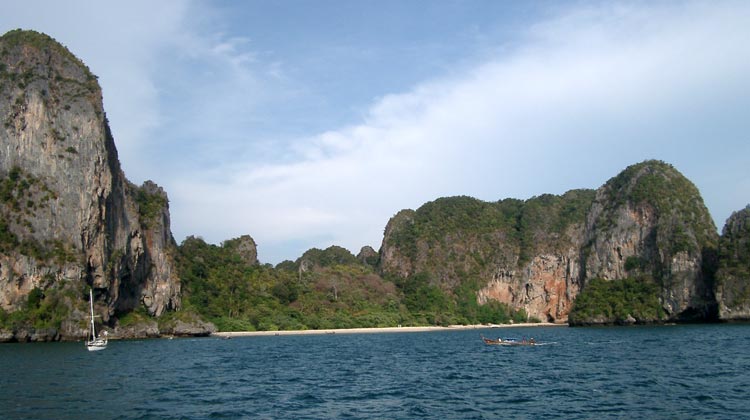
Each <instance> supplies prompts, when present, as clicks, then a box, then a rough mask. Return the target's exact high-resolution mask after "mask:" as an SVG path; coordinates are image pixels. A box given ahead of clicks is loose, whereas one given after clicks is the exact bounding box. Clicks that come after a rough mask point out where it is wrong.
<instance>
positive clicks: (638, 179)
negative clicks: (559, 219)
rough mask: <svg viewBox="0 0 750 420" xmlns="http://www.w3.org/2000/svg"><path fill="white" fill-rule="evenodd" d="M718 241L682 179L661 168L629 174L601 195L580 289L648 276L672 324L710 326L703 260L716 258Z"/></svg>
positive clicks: (590, 220) (649, 166)
mask: <svg viewBox="0 0 750 420" xmlns="http://www.w3.org/2000/svg"><path fill="white" fill-rule="evenodd" d="M717 239H718V235H717V234H716V227H715V226H714V224H713V220H712V219H711V216H710V214H709V213H708V210H707V209H706V206H705V205H704V204H703V199H702V198H701V196H700V193H699V192H698V189H697V188H696V187H695V185H693V184H692V183H691V182H690V181H689V180H687V179H686V178H685V177H684V176H683V175H682V174H680V173H679V172H678V171H677V170H676V169H674V168H673V167H672V166H671V165H668V164H666V163H663V162H658V161H646V162H643V163H640V164H637V165H633V166H630V167H628V168H627V169H625V170H624V171H623V172H621V173H620V174H619V175H617V176H616V177H614V178H612V179H611V180H609V181H608V182H607V183H606V184H605V185H604V186H602V187H601V188H600V189H599V190H598V191H597V195H596V199H595V200H594V204H593V205H592V207H591V210H590V211H589V213H588V216H587V219H586V230H585V235H584V243H585V244H586V245H585V246H584V248H583V249H582V253H581V261H582V266H583V267H584V270H583V276H582V284H581V286H582V288H585V283H586V282H587V281H588V280H590V279H594V278H601V279H605V280H617V279H623V278H626V277H632V276H639V275H646V276H649V277H650V278H652V279H653V280H654V281H655V282H656V283H657V285H659V289H660V291H661V292H660V300H661V302H662V306H663V309H664V311H665V314H666V316H667V318H669V319H671V320H680V319H683V320H687V319H690V318H697V319H707V318H710V317H712V316H714V312H715V304H714V296H713V283H712V278H711V276H712V273H705V272H704V256H707V255H710V254H712V253H715V249H716V243H717ZM706 258H711V257H706Z"/></svg>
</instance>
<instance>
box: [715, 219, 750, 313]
mask: <svg viewBox="0 0 750 420" xmlns="http://www.w3.org/2000/svg"><path fill="white" fill-rule="evenodd" d="M716 300H717V302H718V304H719V319H722V320H727V321H729V320H750V206H747V207H745V208H744V209H743V210H740V211H737V212H734V213H733V214H732V216H730V217H729V219H728V220H727V223H726V224H725V225H724V229H723V231H722V234H721V238H720V240H719V270H718V272H717V273H716Z"/></svg>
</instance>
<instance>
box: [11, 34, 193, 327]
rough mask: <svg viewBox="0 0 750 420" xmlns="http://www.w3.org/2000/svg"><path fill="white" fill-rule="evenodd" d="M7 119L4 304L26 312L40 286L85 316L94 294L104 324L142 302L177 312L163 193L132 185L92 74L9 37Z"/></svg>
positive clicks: (21, 37) (54, 46)
mask: <svg viewBox="0 0 750 420" xmlns="http://www.w3.org/2000/svg"><path fill="white" fill-rule="evenodd" d="M0 118H2V126H1V127H0V149H1V150H0V180H2V202H0V212H1V213H2V220H3V222H2V224H0V251H1V252H0V307H1V308H2V309H3V310H4V311H6V312H13V311H15V310H19V309H22V308H23V307H24V305H25V304H26V303H27V298H28V295H29V293H30V292H31V291H32V290H34V289H38V290H41V291H42V292H43V293H44V294H45V295H50V296H51V295H53V294H55V295H56V296H57V295H58V294H59V295H60V296H65V298H64V299H63V300H64V301H65V302H66V304H65V305H66V306H67V307H68V309H69V310H70V314H69V316H68V317H67V318H68V319H77V318H80V317H81V316H84V317H85V310H84V311H83V312H82V311H81V308H83V309H85V306H86V305H83V301H82V299H85V296H86V294H87V293H85V289H86V288H87V286H92V287H93V288H94V290H95V296H96V297H95V299H96V301H97V310H98V312H100V314H101V315H102V318H103V321H104V322H108V321H109V318H110V317H111V316H112V315H115V314H116V313H121V312H127V311H130V310H132V309H133V308H135V307H136V306H138V305H139V304H141V303H142V304H144V305H145V306H146V308H147V309H148V311H149V312H150V313H152V314H153V315H160V314H161V313H162V312H164V310H166V309H170V308H171V309H174V308H177V307H179V305H180V301H179V290H180V287H179V281H178V279H177V277H176V275H175V273H174V268H173V261H172V255H173V254H172V253H173V249H174V247H175V244H174V241H173V239H172V236H171V233H170V230H169V212H168V205H167V198H166V194H165V193H164V192H163V191H162V190H161V189H160V188H158V187H157V186H156V185H155V184H153V183H150V182H147V183H146V184H144V185H143V186H142V187H140V188H139V187H136V186H134V185H132V184H130V183H129V182H128V181H127V180H126V179H125V176H124V174H123V172H122V170H121V169H120V165H119V161H118V158H117V150H116V149H115V145H114V140H113V138H112V135H111V133H110V131H109V127H108V124H107V121H106V118H105V114H104V111H103V107H102V96H101V89H100V87H99V85H98V83H97V81H96V77H95V76H94V75H93V74H91V72H90V71H89V70H88V68H87V67H86V66H85V65H84V64H83V63H81V61H80V60H78V59H77V58H76V57H75V56H73V55H72V54H71V53H70V52H69V51H68V50H67V49H66V48H65V47H63V46H62V45H60V44H58V43H57V42H56V41H54V40H53V39H51V38H49V37H48V36H46V35H43V34H39V33H36V32H32V31H20V30H16V31H11V32H9V33H7V34H5V35H3V36H2V37H0ZM54 291H57V292H59V293H53V292H54ZM65 291H67V292H65ZM66 325H67V326H66ZM84 325H85V324H84ZM62 329H63V331H62V332H61V334H63V335H65V336H77V335H80V334H81V331H80V325H78V324H77V323H75V322H72V323H70V322H68V323H66V324H65V325H63V327H62Z"/></svg>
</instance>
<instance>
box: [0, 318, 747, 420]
mask: <svg viewBox="0 0 750 420" xmlns="http://www.w3.org/2000/svg"><path fill="white" fill-rule="evenodd" d="M480 333H483V334H484V335H485V336H487V337H497V336H500V335H502V336H515V337H523V336H527V337H532V336H533V337H534V338H535V339H536V340H537V341H541V342H545V343H547V345H543V346H536V347H497V346H486V345H484V344H483V343H482V341H481V340H480V337H479V335H480ZM0 369H2V372H1V373H0V417H2V418H4V419H80V418H94V419H151V418H153V419H207V418H261V419H262V418H268V419H276V418H292V419H325V418H349V419H384V418H385V419H412V418H439V419H453V418H456V419H463V418H466V419H491V418H504V419H505V418H519V419H524V418H529V419H544V418H565V419H603V418H604V419H606V418H613V419H614V418H647V419H650V418H656V419H703V418H710V419H736V418H742V417H745V418H747V416H750V414H748V413H750V326H749V325H689V326H663V327H620V328H565V327H552V328H544V327H539V328H527V329H522V328H514V329H495V330H464V331H448V332H427V333H390V334H352V335H347V334H334V335H317V336H270V337H247V338H235V339H232V340H222V339H214V338H203V339H175V340H144V341H114V342H110V345H109V348H108V349H107V350H105V351H101V352H96V353H89V352H88V351H86V349H85V348H84V347H83V344H82V343H48V344H3V345H0Z"/></svg>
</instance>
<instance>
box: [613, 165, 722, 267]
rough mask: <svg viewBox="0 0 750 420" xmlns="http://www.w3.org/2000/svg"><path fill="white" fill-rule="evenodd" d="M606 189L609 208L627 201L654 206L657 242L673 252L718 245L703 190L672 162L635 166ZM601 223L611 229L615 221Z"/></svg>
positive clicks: (700, 249)
mask: <svg viewBox="0 0 750 420" xmlns="http://www.w3.org/2000/svg"><path fill="white" fill-rule="evenodd" d="M603 189H604V191H605V192H606V198H605V203H606V207H607V208H609V209H612V208H616V207H620V206H623V205H625V204H626V203H629V204H630V205H631V206H632V207H634V208H635V207H638V206H648V207H650V208H652V209H653V210H654V211H655V217H656V218H657V219H658V220H659V223H658V225H657V231H656V234H657V240H658V241H659V242H660V243H659V244H657V245H658V246H660V248H662V249H663V250H666V251H668V252H670V254H676V253H678V252H683V251H687V252H689V253H690V254H691V255H700V254H701V252H703V248H705V247H709V248H713V249H715V248H716V240H717V234H716V226H715V225H714V223H713V219H711V217H710V215H709V213H708V210H707V209H706V206H705V204H704V203H703V198H702V197H701V195H700V191H698V188H697V187H696V186H695V185H694V184H693V183H692V182H690V180H688V179H687V178H685V176H684V175H682V174H681V173H680V172H679V171H677V169H675V168H674V167H673V166H672V165H670V164H668V163H665V162H662V161H659V160H647V161H644V162H641V163H638V164H635V165H631V166H629V167H627V168H626V169H625V170H624V171H622V172H620V174H618V175H617V176H615V177H614V178H612V179H610V180H609V181H608V182H607V183H606V184H605V185H604V187H603ZM608 214H609V215H610V216H612V215H614V213H612V212H609V213H608ZM600 225H601V226H600V228H603V229H607V228H610V227H612V226H614V225H615V221H614V220H613V219H611V218H607V219H606V220H603V221H600Z"/></svg>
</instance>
